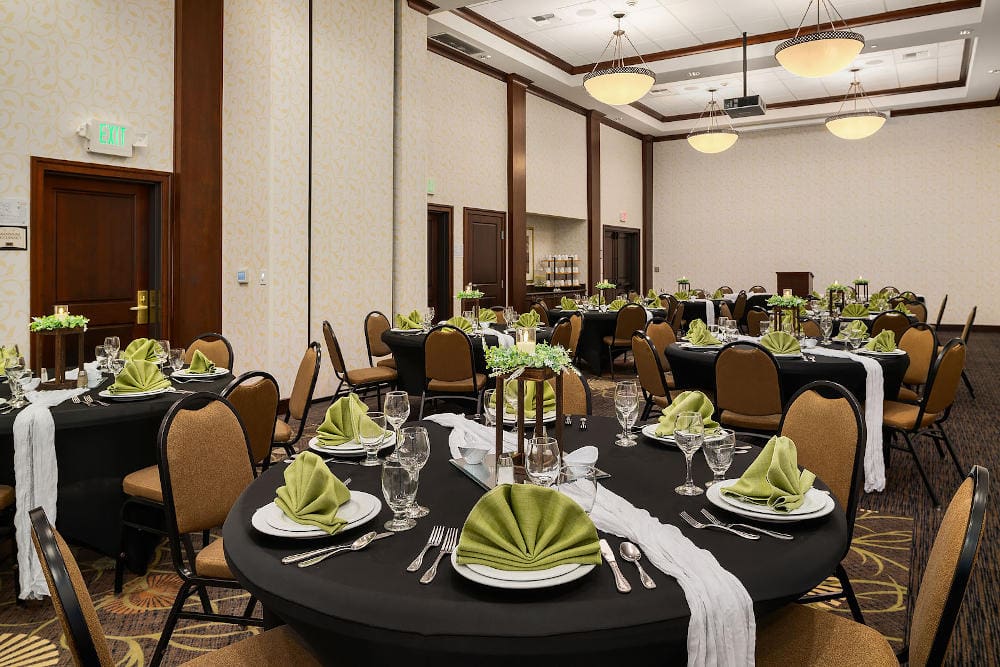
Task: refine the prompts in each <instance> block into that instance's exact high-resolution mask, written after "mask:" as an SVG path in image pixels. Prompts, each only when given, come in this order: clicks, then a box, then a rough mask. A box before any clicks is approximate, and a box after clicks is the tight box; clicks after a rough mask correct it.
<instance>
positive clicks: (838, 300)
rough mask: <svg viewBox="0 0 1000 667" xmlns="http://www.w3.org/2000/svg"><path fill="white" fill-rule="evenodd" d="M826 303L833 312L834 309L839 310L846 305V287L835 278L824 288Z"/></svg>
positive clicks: (831, 312)
mask: <svg viewBox="0 0 1000 667" xmlns="http://www.w3.org/2000/svg"><path fill="white" fill-rule="evenodd" d="M826 303H827V307H828V308H829V310H830V314H833V312H834V310H837V311H841V310H843V309H844V306H846V305H847V288H846V286H845V285H841V284H840V283H839V282H837V281H836V280H834V281H833V283H832V284H831V285H830V286H828V287H827V288H826Z"/></svg>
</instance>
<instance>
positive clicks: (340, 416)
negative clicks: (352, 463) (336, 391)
mask: <svg viewBox="0 0 1000 667" xmlns="http://www.w3.org/2000/svg"><path fill="white" fill-rule="evenodd" d="M366 412H368V406H367V405H365V404H364V403H362V402H361V399H360V398H358V396H357V394H349V395H347V396H344V397H342V398H338V399H337V400H336V401H334V403H333V405H331V406H330V408H329V409H328V410H327V411H326V418H325V419H324V420H323V423H322V424H320V425H319V428H317V429H316V437H317V438H318V439H319V441H320V444H321V445H323V446H324V447H337V446H339V445H343V444H344V443H347V442H352V441H353V440H354V436H355V433H354V428H355V424H354V421H355V420H356V419H357V417H358V415H359V414H361V415H365V413H366ZM362 419H364V420H366V423H367V422H371V423H372V424H373V425H374V423H375V422H372V420H371V419H370V418H369V417H368V416H367V415H365V416H363V417H362Z"/></svg>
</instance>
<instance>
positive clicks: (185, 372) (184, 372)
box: [173, 367, 229, 378]
mask: <svg viewBox="0 0 1000 667" xmlns="http://www.w3.org/2000/svg"><path fill="white" fill-rule="evenodd" d="M227 373H229V369H228V368H219V367H216V368H215V369H214V370H211V371H209V372H207V373H192V372H191V371H190V370H189V369H187V368H182V369H181V370H179V371H174V372H173V375H176V376H178V377H182V378H214V377H219V376H220V375H226V374H227Z"/></svg>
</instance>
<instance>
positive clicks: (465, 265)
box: [462, 206, 510, 304]
mask: <svg viewBox="0 0 1000 667" xmlns="http://www.w3.org/2000/svg"><path fill="white" fill-rule="evenodd" d="M470 213H485V214H487V215H499V216H500V218H501V219H502V221H503V222H502V223H501V225H500V246H499V247H500V252H502V253H503V262H501V264H502V266H501V269H502V270H503V287H502V288H501V289H500V296H501V297H502V298H503V302H504V304H509V303H510V297H509V295H510V285H508V284H507V278H509V277H510V276H508V275H507V271H508V269H509V267H508V266H507V261H508V258H507V234H508V229H507V211H496V210H493V209H489V208H476V207H474V206H464V207H462V285H463V287H464V285H465V284H466V283H467V281H468V280H469V268H470V267H469V258H470V255H469V252H468V249H469V238H470V237H471V236H472V234H471V233H470V231H469V214H470Z"/></svg>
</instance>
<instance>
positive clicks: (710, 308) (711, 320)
mask: <svg viewBox="0 0 1000 667" xmlns="http://www.w3.org/2000/svg"><path fill="white" fill-rule="evenodd" d="M691 301H697V302H698V303H703V304H705V324H706V325H707V326H712V325H713V324H715V302H714V301H712V300H711V299H691Z"/></svg>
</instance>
